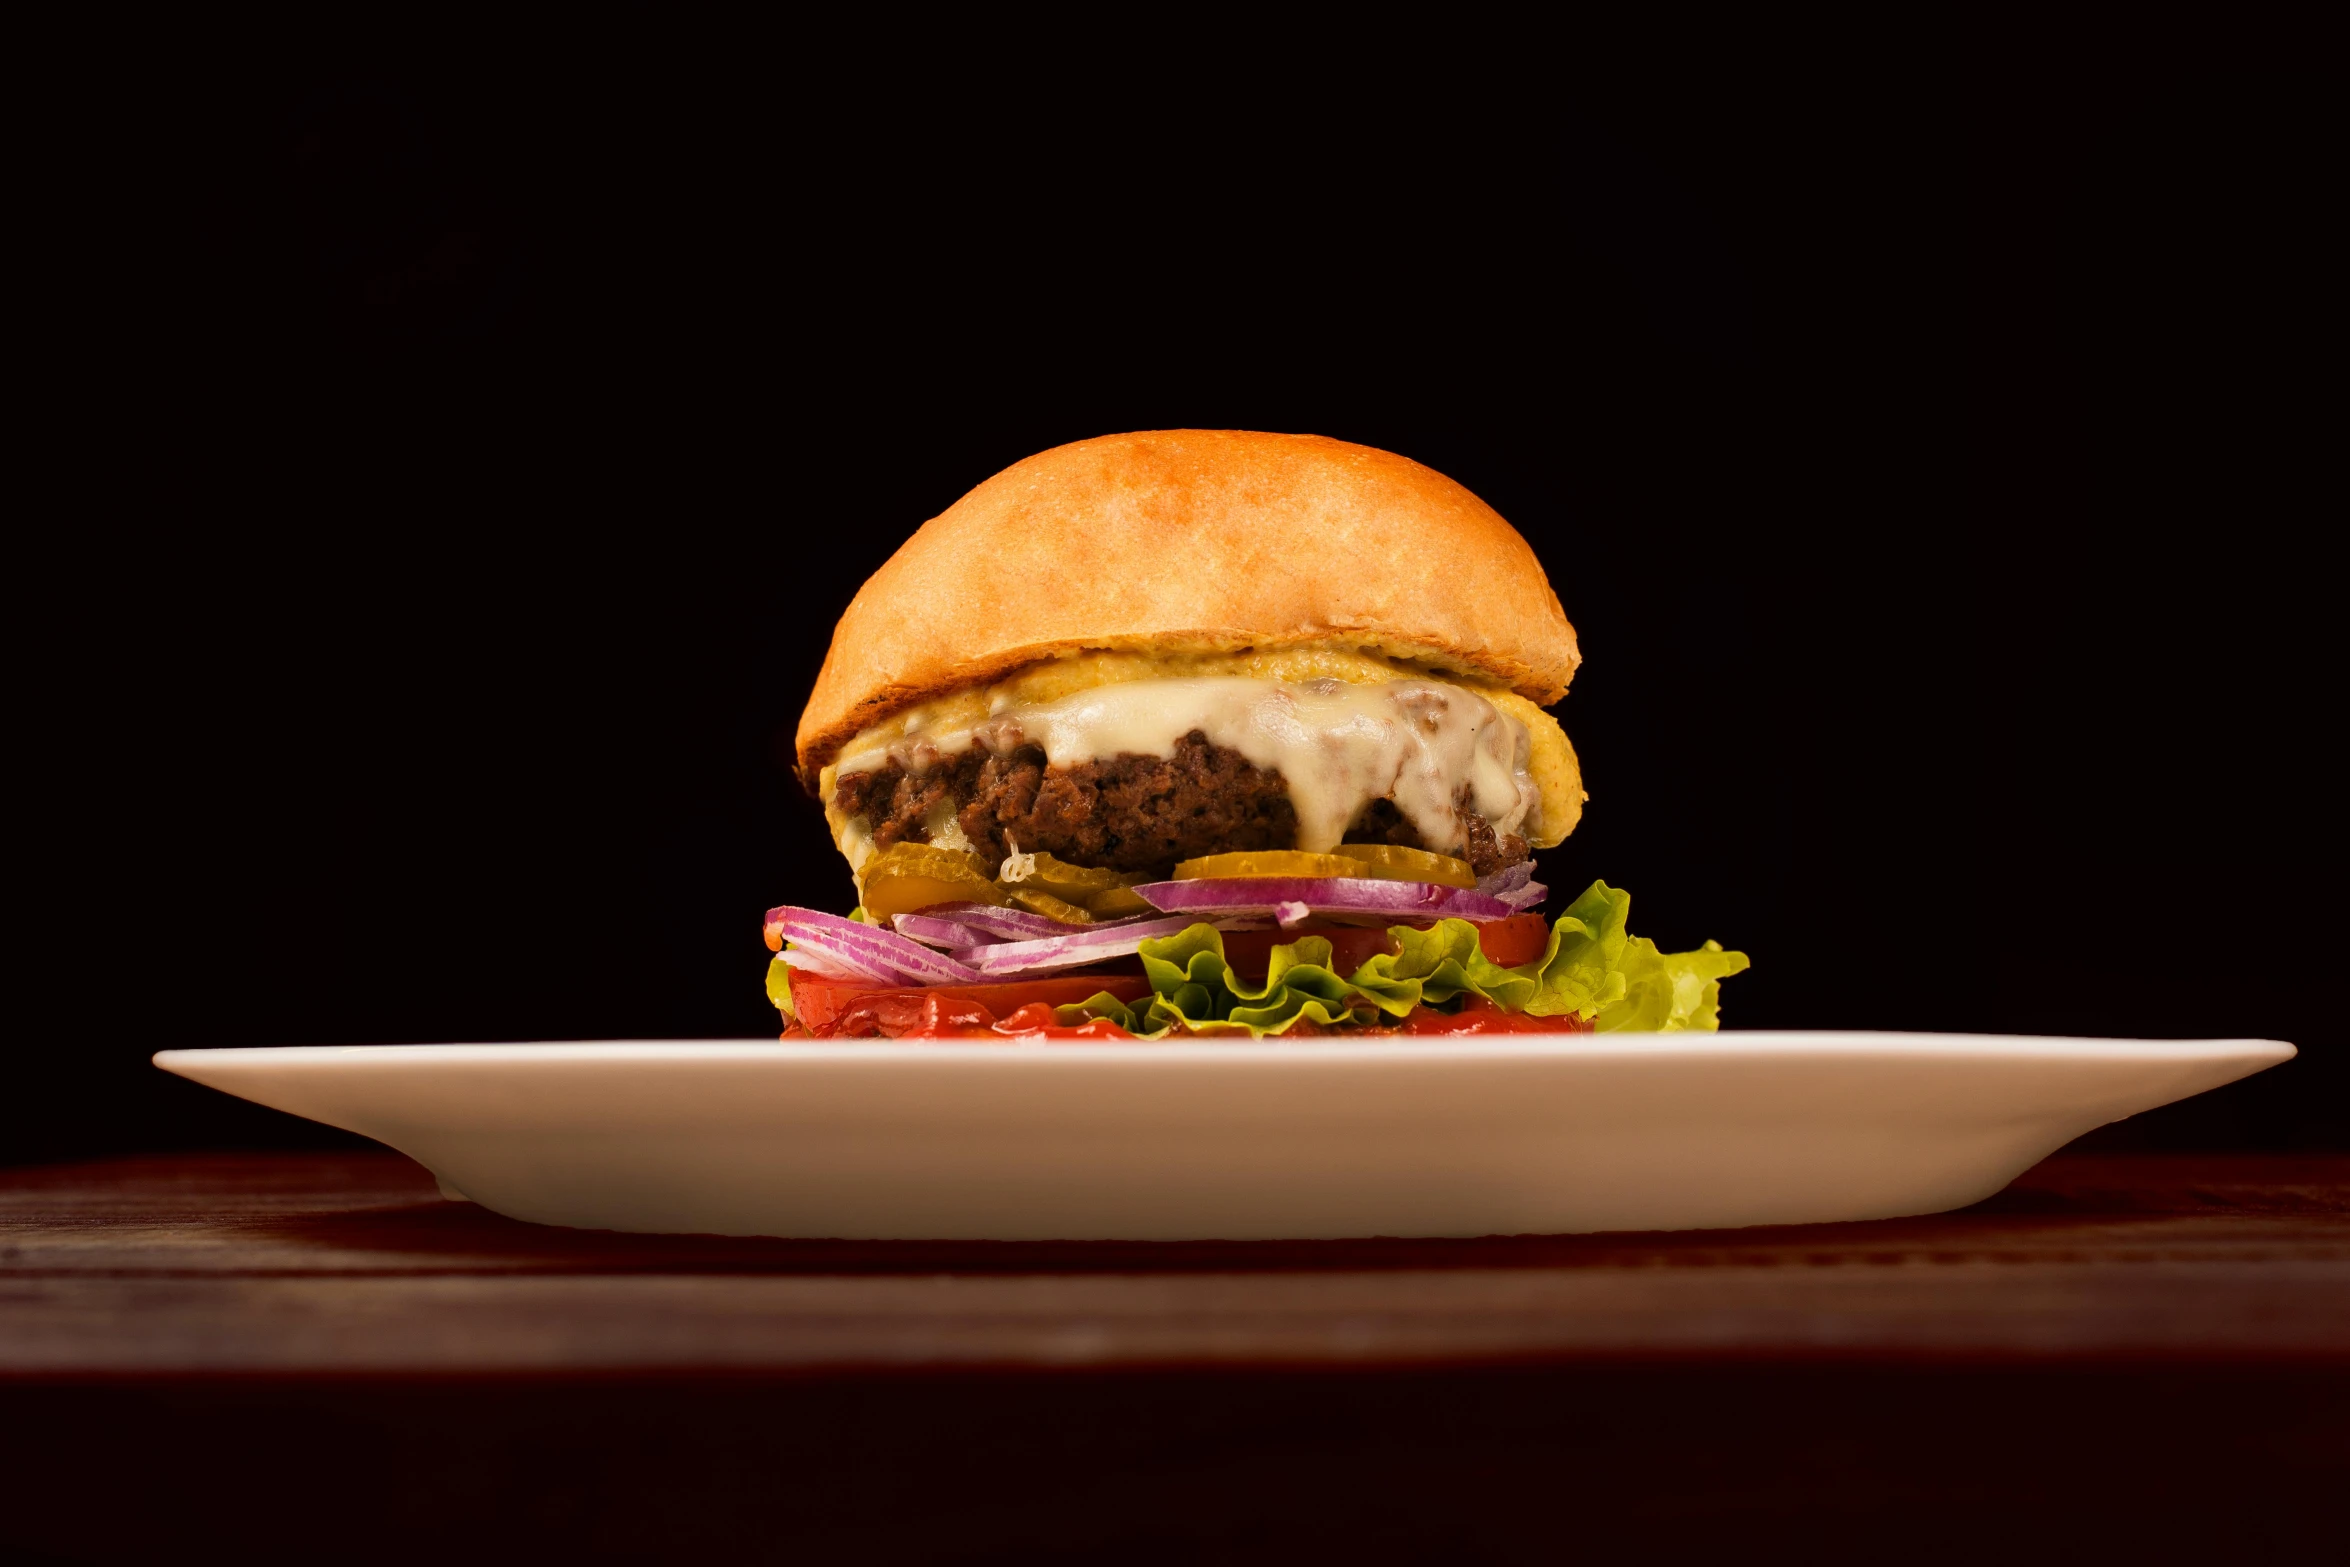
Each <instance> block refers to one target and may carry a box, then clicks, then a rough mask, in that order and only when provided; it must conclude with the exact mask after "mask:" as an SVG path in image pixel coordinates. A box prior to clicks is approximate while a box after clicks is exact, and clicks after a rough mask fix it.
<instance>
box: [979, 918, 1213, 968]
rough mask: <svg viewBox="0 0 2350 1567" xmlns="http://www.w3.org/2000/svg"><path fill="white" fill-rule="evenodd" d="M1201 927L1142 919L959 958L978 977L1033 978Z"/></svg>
mask: <svg viewBox="0 0 2350 1567" xmlns="http://www.w3.org/2000/svg"><path fill="white" fill-rule="evenodd" d="M1199 923H1201V922H1200V920H1199V919H1198V918H1197V917H1196V916H1194V915H1189V914H1183V915H1177V916H1175V917H1174V918H1172V919H1146V920H1139V921H1135V922H1133V923H1130V924H1125V925H1120V926H1117V927H1114V928H1112V927H1103V926H1093V927H1089V928H1086V929H1082V930H1076V931H1072V932H1071V933H1069V934H1067V935H1062V936H1051V937H1047V938H1046V939H1045V940H1043V941H1000V942H996V943H994V944H993V945H991V946H985V947H966V948H964V949H963V951H962V952H961V953H960V954H959V956H961V957H962V958H963V959H964V960H965V961H967V962H969V963H970V964H971V965H972V967H974V968H976V969H978V970H979V971H980V972H981V973H982V974H988V975H1003V976H1006V977H1009V976H1011V975H1015V974H1035V973H1040V972H1042V971H1044V970H1047V969H1057V968H1075V967H1077V966H1078V965H1079V964H1083V963H1101V962H1105V961H1107V960H1108V959H1110V958H1123V957H1128V956H1131V955H1132V954H1134V953H1136V952H1139V951H1140V950H1142V944H1143V943H1144V942H1146V941H1153V940H1156V939H1158V938H1160V937H1163V936H1173V935H1176V934H1178V933H1179V932H1182V931H1185V930H1189V929H1190V928H1191V927H1192V926H1194V925H1197V924H1199Z"/></svg>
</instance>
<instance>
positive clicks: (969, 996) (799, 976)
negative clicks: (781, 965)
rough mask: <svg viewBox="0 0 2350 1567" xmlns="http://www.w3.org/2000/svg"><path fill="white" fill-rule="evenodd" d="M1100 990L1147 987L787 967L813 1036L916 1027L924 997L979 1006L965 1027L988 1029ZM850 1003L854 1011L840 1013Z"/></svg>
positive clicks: (1075, 978) (1101, 977)
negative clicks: (1033, 1008) (839, 975)
mask: <svg viewBox="0 0 2350 1567" xmlns="http://www.w3.org/2000/svg"><path fill="white" fill-rule="evenodd" d="M1105 990H1106V991H1108V992H1109V993H1110V994H1111V995H1113V996H1116V997H1117V998H1118V999H1119V1000H1120V1001H1124V1002H1128V1003H1132V1002H1135V1001H1139V1000H1145V999H1148V997H1149V996H1150V993H1151V986H1150V981H1149V980H1147V979H1144V978H1143V977H1142V976H1141V975H1140V974H1055V975H1048V976H1045V977H1043V978H1039V979H1019V980H1006V981H1004V982H1003V983H1002V984H1000V985H885V984H881V983H878V982H876V981H874V980H869V979H827V978H825V977H823V976H822V975H818V974H803V973H801V972H800V971H799V970H798V969H793V970H792V976H791V1001H792V1011H793V1012H794V1013H795V1014H796V1015H797V1016H798V1018H799V1020H800V1027H802V1028H804V1029H806V1030H807V1031H808V1032H809V1033H810V1034H812V1035H814V1036H816V1037H818V1038H824V1037H826V1036H829V1035H832V1034H836V1033H840V1032H842V1031H843V1030H844V1028H847V1027H851V1026H859V1025H862V1024H863V1023H865V1022H867V1021H870V1022H871V1023H872V1024H873V1025H874V1028H873V1030H872V1032H883V1033H886V1032H888V1031H889V1025H890V1024H891V1023H895V1024H896V1025H897V1026H899V1027H901V1028H904V1029H907V1030H917V1029H921V1028H922V1027H923V1026H924V1025H923V1021H922V1020H923V1018H924V1016H925V1014H924V1012H923V1007H924V1004H925V1003H926V1002H930V1001H935V1002H938V1003H940V1004H941V1005H942V1006H950V1007H953V1006H958V1005H959V1006H968V1007H974V1008H977V1009H979V1010H980V1011H984V1012H985V1013H986V1014H987V1016H986V1017H984V1018H979V1017H976V1016H974V1017H973V1019H972V1022H971V1024H970V1025H969V1026H972V1027H977V1028H983V1029H984V1028H990V1027H993V1026H994V1024H995V1021H996V1019H998V1018H1001V1017H1006V1016H1008V1015H1010V1014H1012V1013H1014V1012H1017V1011H1019V1010H1020V1008H1022V1007H1023V1006H1027V1005H1030V1004H1031V1003H1035V1002H1042V1003H1043V1004H1044V1005H1046V1006H1048V1007H1066V1006H1074V1005H1076V1004H1077V1003H1078V1002H1080V1001H1083V1000H1085V999H1086V998H1087V997H1089V996H1095V995H1099V994H1100V993H1101V992H1103V991H1105ZM852 1008H854V1009H856V1014H857V1015H856V1016H855V1017H848V1016H846V1014H847V1013H849V1011H850V1010H851V1009H852ZM958 1026H960V1025H958ZM893 1037H894V1035H893Z"/></svg>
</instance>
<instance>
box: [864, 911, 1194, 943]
mask: <svg viewBox="0 0 2350 1567" xmlns="http://www.w3.org/2000/svg"><path fill="white" fill-rule="evenodd" d="M1155 918H1157V916H1156V915H1152V914H1132V915H1128V916H1126V917H1125V918H1123V919H1115V920H1099V921H1096V922H1095V923H1093V924H1091V925H1064V924H1062V923H1061V922H1060V921H1059V920H1055V919H1047V918H1045V916H1043V915H1042V914H1031V913H1029V912H1028V911H1027V910H1026V909H999V908H997V907H995V906H994V905H993V904H987V903H938V904H933V905H931V906H930V907H929V908H927V909H919V910H917V911H915V912H914V913H912V914H901V915H899V916H898V917H897V918H896V919H894V920H892V921H891V922H890V923H891V924H893V925H895V926H896V927H897V928H898V930H899V932H900V933H901V934H904V935H908V936H911V937H913V938H914V939H915V940H916V941H921V942H927V943H928V944H930V945H931V946H933V947H945V948H948V949H949V950H955V949H959V948H963V947H971V946H978V945H981V944H983V943H986V942H990V941H1041V940H1044V939H1045V938H1047V937H1051V936H1066V935H1070V934H1072V933H1074V932H1077V931H1085V930H1115V929H1117V928H1118V927H1119V926H1121V925H1131V924H1133V923H1134V922H1135V921H1136V920H1147V919H1155Z"/></svg>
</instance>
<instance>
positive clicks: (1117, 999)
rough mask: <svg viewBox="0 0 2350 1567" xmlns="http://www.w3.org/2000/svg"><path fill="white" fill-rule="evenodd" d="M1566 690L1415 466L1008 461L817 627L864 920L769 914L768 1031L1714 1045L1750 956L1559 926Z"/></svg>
mask: <svg viewBox="0 0 2350 1567" xmlns="http://www.w3.org/2000/svg"><path fill="white" fill-rule="evenodd" d="M1073 567H1076V568H1079V569H1074V570H1073V569H1072V568H1073ZM1579 662H1580V653H1579V650H1578V648H1577V646H1576V642H1575V634H1574V629H1573V627H1572V626H1570V625H1569V624H1568V621H1567V618H1566V615H1565V613H1564V611H1563V609H1562V608H1561V606H1560V603H1559V600H1558V597H1557V595H1556V594H1555V593H1554V592H1553V591H1552V589H1551V587H1550V584H1549V583H1548V581H1547V579H1546V578H1545V577H1544V575H1543V572H1542V568H1541V566H1540V564H1539V563H1538V562H1537V561H1536V559H1535V557H1534V554H1533V551H1532V550H1531V549H1529V548H1528V547H1527V545H1526V543H1525V541H1524V540H1523V539H1522V538H1520V537H1519V535H1518V534H1517V533H1516V531H1515V530H1513V529H1512V528H1511V527H1510V526H1509V525H1508V524H1507V523H1506V522H1504V521H1503V520H1502V519H1501V518H1500V517H1499V516H1498V515H1497V514H1495V513H1494V512H1493V511H1492V510H1491V508H1489V507H1487V506H1485V505H1484V503H1483V502H1481V501H1479V500H1478V499H1477V498H1476V497H1475V496H1473V495H1471V494H1470V493H1469V492H1468V491H1467V490H1465V489H1463V488H1462V487H1461V486H1459V485H1457V484H1455V483H1453V482H1452V481H1451V480H1449V479H1446V478H1445V477H1443V476H1442V475H1440V474H1437V473H1434V472H1433V471H1431V470H1429V469H1427V468H1424V467H1421V466H1420V465H1418V464H1416V463H1412V462H1410V461H1408V460H1406V459H1404V458H1401V457H1397V456H1395V455H1393V454H1390V453H1386V452H1380V451H1375V450H1372V449H1370V448H1367V447H1361V446H1353V445H1348V444H1346V443H1343V442H1339V441H1332V440H1325V439H1322V438H1319V437H1312V436H1287V435H1263V434H1254V433H1248V432H1234V431H1167V432H1154V433H1149V434H1141V435H1127V436H1112V437H1106V438H1103V439H1100V440H1095V441H1083V442H1079V443H1077V444H1075V445H1072V446H1065V447H1060V448H1057V449H1055V450H1053V451H1049V452H1045V453H1042V454H1041V455H1039V456H1036V457H1032V458H1029V459H1027V460H1026V461H1025V462H1022V463H1019V464H1016V465H1014V466H1013V467H1012V468H1009V469H1007V470H1005V471H1004V472H1003V473H1001V474H998V475H997V476H996V477H995V478H993V479H990V480H989V481H987V483H985V484H983V485H981V486H980V487H979V488H978V489H977V490H974V491H973V492H972V493H971V494H969V495H967V496H965V497H964V498H963V499H962V500H961V501H959V502H957V503H956V505H955V506H953V507H952V508H950V509H949V510H948V511H947V512H945V513H944V514H942V515H941V516H939V517H938V518H936V519H934V520H932V521H931V522H929V523H928V524H926V525H924V527H923V528H922V529H921V530H920V531H919V532H917V533H916V534H915V535H914V537H913V538H912V539H910V540H909V541H908V542H907V543H906V544H905V546H904V547H903V548H901V549H900V550H899V551H898V553H897V554H896V555H895V556H893V557H892V558H891V559H890V561H889V562H888V563H887V564H885V565H884V566H883V567H882V569H881V570H880V571H879V572H877V573H875V574H874V576H873V578H872V579H871V580H870V581H868V582H867V583H866V584H865V586H864V588H863V589H862V590H861V591H860V592H859V593H858V595H857V597H856V599H855V600H854V601H853V602H852V603H851V605H850V606H849V609H848V612H847V613H846V614H845V615H844V616H843V617H842V619H841V622H840V625H839V628H838V629H837V630H836V632H835V634H834V638H833V643H832V649H831V652H830V654H829V655H828V657H827V659H826V661H825V664H824V667H823V670H822V672H821V674H820V675H819V676H818V679H817V682H816V688H815V691H814V693H813V695H812V696H811V698H810V700H809V703H808V706H807V709H806V711H805V713H804V714H803V716H802V719H801V723H800V729H799V736H798V752H799V758H798V759H799V765H800V774H801V778H802V780H803V781H804V782H805V783H806V784H807V785H808V786H809V788H810V789H811V791H812V792H813V793H814V794H815V795H816V797H817V798H818V800H819V801H821V803H822V805H823V807H824V812H825V819H826V822H827V824H828V826H829V827H830V829H831V832H832V835H833V840H834V842H835V843H836V844H837V845H838V847H839V849H840V851H841V853H842V855H843V856H844V857H845V858H846V859H847V862H848V866H849V869H850V871H851V873H852V874H853V876H854V878H855V881H856V888H857V897H858V903H857V906H856V907H855V908H854V909H853V910H852V911H851V912H849V913H847V914H845V915H843V914H834V913H828V912H825V911H823V910H819V909H812V908H805V907H800V906H797V905H785V906H783V907H780V908H777V909H773V910H771V911H769V913H768V915H767V922H766V935H767V943H768V946H769V947H770V948H771V949H773V950H774V951H775V952H776V954H777V955H776V957H775V959H774V960H773V962H772V963H771V964H770V966H769V975H768V994H769V996H770V997H771V998H772V999H773V1000H774V1002H775V1003H776V1005H777V1006H778V1008H779V1009H781V1012H782V1014H783V1018H784V1022H785V1030H784V1037H785V1038H787V1039H791V1038H876V1037H881V1038H922V1039H943V1038H967V1037H978V1038H991V1039H1022V1038H1030V1039H1112V1040H1123V1039H1134V1040H1167V1039H1181V1038H1195V1037H1212V1038H1244V1039H1245V1038H1261V1037H1265V1036H1279V1037H1282V1038H1286V1039H1303V1038H1313V1037H1339V1036H1347V1037H1375V1036H1379V1035H1384V1034H1413V1035H1424V1034H1471V1033H1562V1032H1583V1031H1589V1030H1594V1029H1599V1030H1610V1029H1650V1030H1670V1029H1687V1028H1698V1029H1711V1028H1714V1027H1716V1026H1717V1009H1718V992H1719V985H1720V981H1721V980H1722V979H1723V978H1724V977H1726V976H1728V975H1730V974H1734V973H1736V972H1738V971H1739V970H1741V969H1743V968H1744V967H1746V958H1745V957H1744V955H1742V954H1740V953H1736V952H1725V951H1723V950H1722V948H1721V947H1720V946H1719V945H1718V944H1715V943H1712V942H1708V943H1707V944H1706V945H1705V946H1704V947H1703V948H1700V949H1699V950H1697V951H1694V952H1682V953H1664V952H1660V951H1658V950H1657V948H1656V947H1655V945H1654V944H1653V943H1651V942H1648V941H1646V940H1643V939H1641V938H1638V937H1634V936H1631V935H1630V934H1629V933H1628V932H1627V931H1626V929H1625V919H1626V914H1627V910H1628V907H1629V904H1630V899H1629V896H1628V895H1627V894H1625V893H1624V892H1622V891H1620V890H1618V889H1615V888H1611V887H1609V886H1607V885H1606V884H1605V883H1601V882H1594V883H1592V884H1591V886H1590V887H1589V888H1588V889H1587V890H1585V891H1584V892H1583V893H1582V894H1581V895H1580V896H1579V897H1577V898H1575V899H1574V900H1573V901H1572V902H1571V903H1570V904H1568V905H1567V907H1566V908H1565V910H1564V911H1563V912H1562V913H1560V914H1558V915H1557V916H1556V917H1555V918H1554V917H1549V916H1546V914H1545V913H1544V912H1543V906H1544V904H1545V902H1546V900H1547V899H1548V897H1549V891H1548V889H1547V888H1546V887H1545V886H1544V885H1543V884H1542V883H1541V882H1540V881H1539V880H1537V879H1536V878H1535V872H1534V864H1533V859H1532V855H1533V853H1534V851H1536V850H1538V849H1551V848H1555V847H1556V846H1557V845H1559V844H1561V843H1562V842H1564V841H1565V839H1566V837H1567V836H1568V834H1569V833H1571V832H1572V831H1573V830H1574V828H1575V825H1576V823H1577V821H1578V820H1579V818H1580V817H1581V815H1582V810H1583V804H1584V801H1585V798H1586V796H1585V794H1584V791H1583V786H1582V775H1581V770H1580V767H1579V765H1578V763H1577V761H1576V757H1575V753H1574V750H1573V748H1572V747H1571V746H1570V745H1569V744H1568V741H1567V737H1566V735H1565V733H1564V732H1563V731H1562V730H1561V729H1560V727H1559V725H1558V723H1557V722H1556V721H1555V720H1554V719H1553V718H1552V717H1551V716H1550V715H1549V714H1548V713H1547V712H1545V711H1544V708H1545V707H1548V706H1550V705H1552V704H1555V703H1556V702H1558V701H1559V700H1560V699H1561V698H1562V697H1564V695H1565V694H1566V689H1567V685H1568V682H1569V681H1570V679H1571V678H1572V676H1573V674H1574V671H1575V668H1576V666H1577V664H1578V663H1579Z"/></svg>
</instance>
